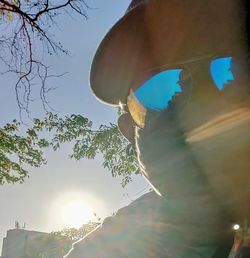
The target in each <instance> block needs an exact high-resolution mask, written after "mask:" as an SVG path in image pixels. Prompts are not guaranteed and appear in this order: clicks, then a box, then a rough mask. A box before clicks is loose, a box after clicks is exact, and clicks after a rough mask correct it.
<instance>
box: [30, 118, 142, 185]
mask: <svg viewBox="0 0 250 258" xmlns="http://www.w3.org/2000/svg"><path fill="white" fill-rule="evenodd" d="M34 128H35V129H36V128H41V129H45V130H47V131H50V132H51V131H54V136H53V138H52V140H51V141H50V145H51V146H52V147H53V149H54V150H57V149H58V148H60V146H61V145H62V144H63V143H66V142H71V143H72V144H73V151H72V153H71V154H70V157H71V158H74V159H76V160H80V159H82V158H87V159H93V158H95V157H96V155H98V154H102V156H103V160H104V161H103V166H104V167H105V168H107V169H108V170H109V171H111V174H112V176H113V177H116V176H122V177H123V178H122V186H125V185H126V184H127V183H129V182H130V181H131V174H132V173H136V174H139V173H140V171H139V165H138V161H137V159H136V157H135V155H134V154H132V155H131V154H129V153H128V151H127V149H128V146H129V143H128V141H127V140H126V139H125V138H124V137H123V136H122V134H121V133H120V131H119V129H118V126H117V125H115V124H109V125H101V126H100V127H99V129H98V130H93V129H92V122H91V121H89V120H88V119H87V118H85V117H82V116H81V115H71V116H70V117H65V118H59V117H58V115H53V114H52V113H49V114H48V115H47V117H46V118H45V120H44V121H40V120H38V119H36V120H35V126H34Z"/></svg>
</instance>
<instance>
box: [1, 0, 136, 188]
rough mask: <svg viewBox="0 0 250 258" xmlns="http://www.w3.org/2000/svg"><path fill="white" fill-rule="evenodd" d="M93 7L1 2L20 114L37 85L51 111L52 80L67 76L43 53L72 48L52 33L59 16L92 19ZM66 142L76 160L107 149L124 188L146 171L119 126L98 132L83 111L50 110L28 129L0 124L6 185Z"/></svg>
mask: <svg viewBox="0 0 250 258" xmlns="http://www.w3.org/2000/svg"><path fill="white" fill-rule="evenodd" d="M87 9H89V6H88V5H87V3H86V1H84V0H62V1H58V0H51V1H49V0H41V1H39V0H0V29H1V34H0V61H1V62H2V65H3V66H4V67H5V72H6V73H13V74H14V75H16V76H17V81H16V84H15V92H16V99H17V103H18V106H19V112H20V118H22V111H25V112H27V113H29V103H30V101H31V93H32V89H33V86H34V84H35V83H38V84H39V85H40V98H41V100H42V103H43V108H44V109H45V110H49V109H50V110H51V107H50V105H49V103H48V101H47V99H46V94H47V93H48V92H49V91H50V90H51V88H50V87H48V84H47V80H48V79H49V78H52V77H58V76H61V75H62V74H61V75H51V74H50V71H49V67H48V66H47V65H46V63H45V62H44V59H43V55H44V54H46V53H47V54H48V55H51V54H53V53H56V54H58V53H59V54H60V53H65V54H67V53H68V51H67V50H66V49H64V47H63V45H62V44H61V43H60V42H59V41H57V40H55V37H54V35H51V34H50V33H49V31H50V30H51V28H52V27H53V26H55V25H56V20H57V17H58V16H59V15H61V14H63V13H66V14H69V15H71V16H72V15H78V16H81V17H84V18H87V15H86V10H87ZM37 49H38V50H41V51H40V52H39V51H36V50H37ZM42 49H43V50H42ZM1 62H0V63H1ZM44 131H46V132H50V135H49V136H48V139H44V138H43V137H41V134H40V132H44ZM53 134H54V136H53ZM65 142H72V143H73V151H72V153H71V155H70V157H71V158H74V159H76V160H79V159H81V158H88V159H93V158H94V157H95V156H96V155H97V154H98V153H101V154H102V155H103V158H104V161H103V165H104V167H105V168H107V169H109V170H110V171H111V173H112V176H114V177H115V176H118V175H120V176H122V177H123V179H122V185H123V186H125V185H126V184H127V183H128V182H130V181H131V174H132V173H140V172H139V169H138V167H139V166H138V163H137V160H136V158H135V155H130V154H129V152H128V151H127V150H128V148H129V146H130V145H129V144H128V142H127V141H126V140H125V139H124V138H123V136H122V135H121V134H120V132H119V130H118V127H117V126H116V125H114V124H110V125H102V126H101V127H100V128H99V129H98V130H93V129H92V122H91V121H90V120H88V119H87V118H84V117H82V116H80V115H72V116H70V117H64V118H59V117H58V116H57V115H52V114H51V113H50V114H48V116H47V117H46V118H45V119H44V120H43V121H41V120H38V119H35V120H34V126H32V128H29V129H27V130H26V132H23V131H22V130H21V125H20V123H19V122H17V120H14V121H13V122H12V123H9V124H6V125H5V126H3V127H1V128H0V184H4V183H16V182H19V183H22V182H24V180H25V178H26V177H28V175H29V172H28V171H29V168H30V166H31V167H39V166H41V165H43V164H45V163H46V160H45V159H44V157H43V149H44V148H47V147H52V148H53V149H54V150H57V149H58V148H60V146H61V145H62V144H63V143H65Z"/></svg>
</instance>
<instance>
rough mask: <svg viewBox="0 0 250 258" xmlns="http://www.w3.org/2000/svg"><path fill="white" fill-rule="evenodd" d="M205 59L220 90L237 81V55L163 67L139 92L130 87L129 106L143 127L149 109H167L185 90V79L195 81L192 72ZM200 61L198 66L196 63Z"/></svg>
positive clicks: (136, 120) (158, 110)
mask: <svg viewBox="0 0 250 258" xmlns="http://www.w3.org/2000/svg"><path fill="white" fill-rule="evenodd" d="M204 59H206V60H205V61H206V63H208V64H209V73H210V76H211V78H212V80H213V82H214V85H215V86H216V88H217V90H218V91H222V90H223V89H224V88H225V87H226V86H227V85H230V82H232V81H234V80H235V76H234V73H233V71H232V70H233V69H232V63H233V61H234V60H233V57H219V58H211V57H209V60H207V59H208V58H203V59H199V60H192V61H188V62H185V63H182V64H181V65H180V66H181V68H178V69H167V70H163V69H162V68H160V70H161V71H160V72H158V73H157V74H155V75H154V76H152V77H151V78H149V79H148V80H147V81H145V82H144V83H143V84H142V85H140V86H139V87H138V88H137V89H136V90H135V91H133V90H132V89H131V90H130V94H129V96H128V98H127V107H128V110H129V112H130V114H131V116H132V118H133V120H134V121H135V123H136V124H137V125H138V126H139V127H140V128H143V127H144V126H145V117H146V114H147V111H148V110H150V111H156V112H162V111H164V110H167V109H168V108H169V107H170V105H171V102H172V100H173V99H174V98H175V97H176V96H177V95H178V94H182V92H183V91H184V90H185V89H184V88H185V81H186V80H190V78H191V81H192V75H193V74H194V72H195V71H196V69H198V67H199V65H200V62H201V61H202V62H204ZM190 63H192V65H190ZM196 63H198V65H194V64H196ZM183 72H185V76H183ZM191 84H192V83H191Z"/></svg>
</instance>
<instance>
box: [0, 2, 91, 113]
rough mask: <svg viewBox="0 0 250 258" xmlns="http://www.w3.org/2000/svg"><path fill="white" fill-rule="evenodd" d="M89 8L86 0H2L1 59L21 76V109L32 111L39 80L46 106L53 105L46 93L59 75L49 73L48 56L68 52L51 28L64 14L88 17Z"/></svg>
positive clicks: (5, 65) (2, 62)
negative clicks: (50, 80) (32, 93)
mask: <svg viewBox="0 0 250 258" xmlns="http://www.w3.org/2000/svg"><path fill="white" fill-rule="evenodd" d="M88 8H89V7H88V5H87V3H86V2H85V1H84V0H62V1H58V0H51V1H49V0H0V30H1V34H0V61H1V65H3V66H4V67H5V68H6V69H5V72H9V73H12V74H14V75H16V76H17V82H16V85H15V91H16V98H17V102H18V105H19V110H20V112H21V111H22V110H25V111H26V112H28V111H29V103H30V101H31V92H32V89H33V88H34V84H36V83H39V85H40V98H41V100H42V103H43V106H44V109H45V110H47V108H49V107H50V106H49V103H48V102H47V100H46V94H47V93H48V92H49V90H50V89H51V88H48V87H47V86H46V82H47V80H48V79H49V78H51V77H55V75H51V74H50V73H49V67H48V66H47V65H46V63H45V62H44V57H45V56H46V54H49V55H52V54H53V53H65V54H67V53H68V51H67V50H66V49H64V47H63V45H62V43H61V42H60V41H57V40H55V39H54V35H52V34H51V33H50V31H51V30H52V29H53V27H56V26H57V23H56V21H57V18H58V17H59V16H60V15H62V14H66V15H68V16H71V17H72V16H81V17H84V18H87V16H86V10H87V9H88ZM59 76H60V75H59ZM56 77H57V76H56Z"/></svg>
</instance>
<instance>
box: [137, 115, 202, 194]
mask: <svg viewBox="0 0 250 258" xmlns="http://www.w3.org/2000/svg"><path fill="white" fill-rule="evenodd" d="M162 119H164V118H162ZM165 119H166V118H165ZM163 121H164V120H163ZM165 121H166V120H165ZM159 122H161V123H160V124H159V126H157V127H156V126H155V127H154V128H145V129H144V130H141V131H138V137H137V148H138V149H139V151H138V156H139V160H140V162H141V163H142V165H143V170H144V171H145V173H144V174H145V176H146V178H147V179H148V180H149V181H150V182H151V184H152V185H153V186H154V187H155V188H156V189H157V190H158V191H159V192H160V193H161V194H163V195H164V194H171V195H176V196H185V195H196V194H198V193H199V192H200V191H201V189H202V187H203V188H204V189H205V188H206V183H205V180H204V178H203V175H202V173H200V171H199V167H198V166H197V165H196V162H195V160H194V158H193V156H192V152H191V151H190V149H189V147H188V145H187V144H186V143H185V140H184V139H183V133H182V131H180V130H179V129H178V126H177V125H176V124H175V125H174V123H172V126H169V123H164V122H162V120H160V121H159ZM172 122H173V121H172Z"/></svg>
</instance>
